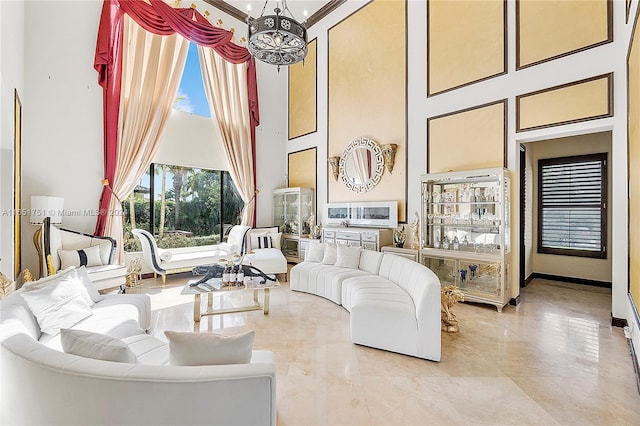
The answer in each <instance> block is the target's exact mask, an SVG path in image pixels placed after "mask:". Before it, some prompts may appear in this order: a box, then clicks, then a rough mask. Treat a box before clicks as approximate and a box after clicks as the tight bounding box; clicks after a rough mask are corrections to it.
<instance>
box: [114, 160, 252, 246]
mask: <svg viewBox="0 0 640 426" xmlns="http://www.w3.org/2000/svg"><path fill="white" fill-rule="evenodd" d="M152 175H153V179H151V176H152ZM132 200H133V204H132ZM123 205H124V210H125V225H124V231H125V234H124V235H125V251H140V250H141V248H140V243H139V242H138V240H137V238H136V237H134V236H133V235H132V233H131V232H130V231H131V229H132V228H134V227H137V228H142V229H145V230H147V231H149V232H151V233H152V234H153V235H154V236H155V237H156V241H157V243H158V247H160V248H176V247H191V246H202V245H211V244H217V243H219V242H220V241H224V240H226V232H228V231H229V229H230V228H231V226H233V225H235V224H238V223H240V220H241V211H242V207H243V206H244V203H243V201H242V199H241V198H240V195H239V194H238V191H237V190H236V187H235V185H234V184H233V180H232V179H231V177H230V176H229V173H228V172H226V171H222V170H207V169H200V168H191V167H183V166H177V165H169V164H152V165H151V167H150V170H149V172H148V173H146V174H145V176H144V177H143V178H142V179H141V181H140V184H139V185H138V186H137V187H136V191H134V192H133V194H131V195H130V196H129V197H127V199H126V200H125V201H124V202H123ZM131 205H134V206H135V208H134V210H133V211H134V213H135V214H131V211H132V210H131ZM151 206H153V210H152V209H151ZM151 225H153V226H151Z"/></svg>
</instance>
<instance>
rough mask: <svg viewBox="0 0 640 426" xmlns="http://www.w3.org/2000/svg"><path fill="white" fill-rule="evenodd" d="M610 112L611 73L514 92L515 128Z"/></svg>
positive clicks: (579, 119)
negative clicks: (515, 93) (538, 88)
mask: <svg viewBox="0 0 640 426" xmlns="http://www.w3.org/2000/svg"><path fill="white" fill-rule="evenodd" d="M572 109H573V110H572ZM554 114H555V116H554ZM612 116H613V73H609V74H602V75H598V76H595V77H590V78H585V79H583V80H578V81H573V82H571V83H565V84H561V85H559V86H553V87H549V88H546V89H542V90H537V91H535V92H530V93H525V94H523V95H518V96H516V132H522V131H525V130H534V129H542V128H547V127H553V126H559V125H563V124H570V123H579V122H582V121H589V120H596V119H598V118H604V117H612Z"/></svg>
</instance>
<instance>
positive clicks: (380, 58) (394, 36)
mask: <svg viewBox="0 0 640 426" xmlns="http://www.w3.org/2000/svg"><path fill="white" fill-rule="evenodd" d="M406 55H407V53H406V2H405V1H398V0H395V1H385V0H374V1H372V2H370V3H367V4H366V5H365V6H364V7H362V8H360V9H359V10H357V11H356V12H355V13H353V14H352V15H350V16H348V17H347V18H345V19H344V20H343V21H341V22H339V23H338V24H336V25H335V26H333V27H331V28H330V29H329V65H328V66H329V77H328V78H329V81H328V147H327V156H328V157H332V156H340V155H341V154H342V152H343V151H344V149H345V148H346V147H347V145H348V144H349V143H350V142H351V141H353V140H355V139H358V138H362V137H366V138H371V139H373V140H375V141H376V142H377V143H378V144H380V145H384V144H396V145H397V146H398V149H397V153H396V158H395V167H394V168H393V173H389V172H388V171H387V170H385V171H384V173H383V175H382V178H381V180H380V182H379V183H378V184H377V185H376V186H375V187H374V188H373V189H371V190H370V191H368V192H364V193H356V192H353V191H350V190H349V189H348V188H347V187H346V186H345V184H344V183H343V182H342V180H341V179H338V180H335V179H334V178H333V176H332V175H331V168H330V167H328V169H329V172H328V176H327V201H328V202H349V201H354V202H357V201H398V220H399V221H401V222H402V221H405V220H406V212H405V210H406V192H407V185H406V182H407V175H406V163H407V160H406V153H407V150H406V106H407V98H406V90H407V88H406V84H407V83H406V74H407V69H406Z"/></svg>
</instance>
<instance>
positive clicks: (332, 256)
mask: <svg viewBox="0 0 640 426" xmlns="http://www.w3.org/2000/svg"><path fill="white" fill-rule="evenodd" d="M337 256H338V253H337V251H336V245H335V244H330V243H327V244H326V246H325V248H324V255H323V256H322V263H323V264H325V265H335V263H336V258H337Z"/></svg>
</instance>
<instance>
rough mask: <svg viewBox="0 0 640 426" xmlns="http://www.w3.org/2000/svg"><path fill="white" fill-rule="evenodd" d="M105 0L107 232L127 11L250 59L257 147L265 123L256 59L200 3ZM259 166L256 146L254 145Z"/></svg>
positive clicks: (100, 62) (101, 33) (99, 51)
mask: <svg viewBox="0 0 640 426" xmlns="http://www.w3.org/2000/svg"><path fill="white" fill-rule="evenodd" d="M149 1H150V3H147V2H145V1H140V0H104V2H103V4H102V15H101V16H100V26H99V28H98V40H97V42H96V54H95V59H94V63H93V67H94V68H95V70H96V71H97V72H98V84H100V86H102V88H103V107H104V111H103V119H104V178H105V180H104V181H103V183H104V184H105V186H104V188H103V191H102V195H101V197H100V206H99V208H100V214H99V215H98V221H97V223H96V230H95V233H96V234H97V235H102V234H103V233H104V227H105V224H106V217H107V214H108V212H107V209H108V208H109V202H110V199H111V191H110V186H109V185H110V183H111V182H113V179H114V176H115V169H116V152H117V150H116V149H117V143H118V141H117V139H118V113H119V109H120V88H121V84H122V43H123V33H124V30H123V20H124V14H125V13H126V14H127V15H129V17H131V18H132V19H133V20H134V21H135V22H136V23H137V24H138V25H140V26H141V27H142V28H144V29H145V30H147V31H149V32H151V33H153V34H159V35H171V34H175V33H178V34H180V35H181V36H183V37H184V38H186V39H187V40H189V41H191V42H194V43H196V44H198V45H201V46H206V47H210V48H212V49H214V50H215V51H216V52H217V53H218V54H219V55H220V56H222V57H223V58H224V59H225V60H227V61H229V62H231V63H234V64H240V63H243V62H246V63H247V87H248V91H249V114H250V116H251V137H252V143H253V145H254V147H255V128H256V126H258V125H259V124H260V114H259V111H258V85H257V81H256V69H255V60H254V59H253V58H252V57H251V54H250V53H249V51H248V50H247V49H246V48H244V47H242V46H238V45H237V44H235V43H233V42H232V41H231V38H232V36H233V34H232V33H231V32H229V31H227V30H224V29H222V28H217V27H214V26H213V25H212V24H211V23H210V22H209V21H208V20H207V19H206V18H205V17H204V16H202V15H201V14H200V13H199V12H198V11H197V10H195V9H194V8H178V9H176V8H173V7H171V6H169V5H168V4H166V3H165V2H164V1H162V0H149ZM253 156H254V168H255V148H254V151H253Z"/></svg>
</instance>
